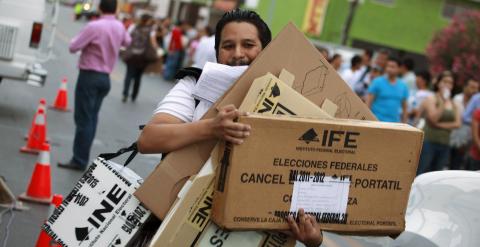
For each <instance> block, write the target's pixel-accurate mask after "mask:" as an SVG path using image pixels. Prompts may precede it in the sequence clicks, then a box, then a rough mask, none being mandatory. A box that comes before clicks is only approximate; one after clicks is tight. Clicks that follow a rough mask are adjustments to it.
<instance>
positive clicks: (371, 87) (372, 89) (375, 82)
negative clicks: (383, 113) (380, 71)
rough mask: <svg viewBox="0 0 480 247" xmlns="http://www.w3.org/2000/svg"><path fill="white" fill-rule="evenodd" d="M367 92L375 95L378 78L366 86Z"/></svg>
mask: <svg viewBox="0 0 480 247" xmlns="http://www.w3.org/2000/svg"><path fill="white" fill-rule="evenodd" d="M368 93H369V94H373V95H375V96H376V95H377V94H378V78H377V79H375V80H373V81H372V84H371V85H370V87H368Z"/></svg>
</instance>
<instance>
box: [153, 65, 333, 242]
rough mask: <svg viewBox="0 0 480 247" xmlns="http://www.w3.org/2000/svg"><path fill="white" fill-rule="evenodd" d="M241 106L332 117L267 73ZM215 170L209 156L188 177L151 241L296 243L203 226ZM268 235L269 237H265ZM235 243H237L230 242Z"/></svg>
mask: <svg viewBox="0 0 480 247" xmlns="http://www.w3.org/2000/svg"><path fill="white" fill-rule="evenodd" d="M240 109H242V110H244V111H249V112H254V113H262V114H269V115H272V114H282V115H298V114H300V115H309V116H316V117H322V118H330V119H331V117H330V116H329V115H328V114H326V113H325V112H324V111H323V110H322V109H320V108H319V107H318V106H316V105H315V104H313V103H311V102H310V101H309V100H308V99H306V98H304V97H303V96H301V95H300V94H299V93H297V92H296V91H295V90H293V89H292V88H290V87H289V86H288V85H287V84H286V83H284V82H283V81H281V80H280V79H279V78H277V77H275V76H274V75H272V74H270V73H268V74H266V75H265V76H262V77H259V78H257V79H255V81H254V82H253V84H252V86H251V88H250V90H249V91H248V94H247V96H246V97H245V99H244V101H243V103H242V105H241V106H240ZM215 150H218V149H215ZM217 157H218V154H217V153H214V154H212V158H213V159H218V158H217ZM214 173H215V167H214V166H213V164H212V163H211V162H210V160H208V161H207V162H206V163H205V165H204V166H203V167H202V169H201V170H200V172H199V173H198V174H197V175H196V176H195V177H194V178H192V179H190V180H189V182H188V183H187V184H186V185H185V186H184V188H183V189H182V190H181V192H180V193H179V194H178V197H177V200H176V202H175V204H174V206H173V207H172V209H171V210H170V212H169V213H168V214H167V216H166V217H165V220H164V222H163V223H162V226H161V227H160V229H159V230H158V232H157V234H156V236H155V238H154V240H153V241H152V243H153V244H152V246H162V247H167V246H172V247H173V246H193V245H194V244H197V243H198V246H209V245H207V244H208V243H210V244H212V243H219V244H220V243H223V242H225V243H228V245H226V246H240V244H242V243H243V244H246V243H249V245H244V246H252V247H254V246H260V245H259V243H260V242H263V243H269V241H273V242H272V243H274V242H275V239H277V242H278V243H283V244H281V245H280V244H279V245H274V246H285V247H286V246H290V245H287V244H292V243H293V244H292V246H293V245H294V244H295V241H292V240H288V238H285V237H284V238H281V237H279V236H277V235H278V234H274V233H267V232H252V231H249V232H232V233H227V232H225V231H221V230H218V229H216V228H217V227H216V226H215V225H214V224H212V225H211V226H209V227H210V228H209V229H206V226H207V225H209V222H210V212H211V208H212V196H213V188H214V186H213V181H214V175H215V174H214ZM212 229H214V230H212ZM200 236H202V237H200ZM226 236H230V237H226ZM268 236H270V238H271V240H268V239H267V240H265V239H266V238H267V237H268ZM242 238H244V239H247V240H245V241H247V242H242V241H241V240H240V239H242ZM235 239H239V240H235ZM248 239H249V240H248ZM257 240H258V241H257ZM260 240H261V241H260ZM248 241H250V242H248ZM257 242H258V243H257ZM234 243H235V244H236V245H231V244H234ZM278 243H277V244H278ZM195 246H197V245H195ZM261 246H269V245H261Z"/></svg>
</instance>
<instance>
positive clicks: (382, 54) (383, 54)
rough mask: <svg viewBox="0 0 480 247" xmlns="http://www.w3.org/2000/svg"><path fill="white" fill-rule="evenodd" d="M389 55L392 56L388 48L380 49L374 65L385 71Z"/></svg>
mask: <svg viewBox="0 0 480 247" xmlns="http://www.w3.org/2000/svg"><path fill="white" fill-rule="evenodd" d="M389 57H390V52H388V50H384V49H382V50H379V51H378V52H377V54H376V57H375V61H374V65H376V66H378V67H380V68H382V69H383V70H384V71H385V70H386V67H387V62H388V58H389Z"/></svg>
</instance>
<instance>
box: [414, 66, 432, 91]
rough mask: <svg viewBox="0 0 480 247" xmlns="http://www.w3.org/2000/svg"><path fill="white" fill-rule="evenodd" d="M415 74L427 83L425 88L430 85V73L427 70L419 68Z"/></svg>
mask: <svg viewBox="0 0 480 247" xmlns="http://www.w3.org/2000/svg"><path fill="white" fill-rule="evenodd" d="M415 75H416V76H418V77H420V78H422V79H423V80H424V81H425V82H426V83H427V84H426V86H427V88H428V87H430V83H431V82H432V75H431V74H430V72H428V70H420V71H417V72H416V73H415Z"/></svg>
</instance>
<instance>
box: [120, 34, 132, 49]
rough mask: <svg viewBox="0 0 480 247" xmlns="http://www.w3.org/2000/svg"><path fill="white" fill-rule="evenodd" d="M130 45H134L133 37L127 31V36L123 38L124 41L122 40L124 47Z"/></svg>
mask: <svg viewBox="0 0 480 247" xmlns="http://www.w3.org/2000/svg"><path fill="white" fill-rule="evenodd" d="M130 43H132V37H131V36H130V33H129V32H127V31H125V34H124V36H123V40H122V46H123V47H127V46H129V45H130Z"/></svg>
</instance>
